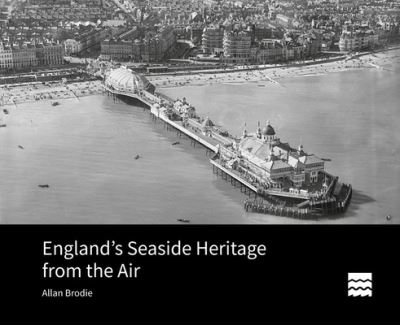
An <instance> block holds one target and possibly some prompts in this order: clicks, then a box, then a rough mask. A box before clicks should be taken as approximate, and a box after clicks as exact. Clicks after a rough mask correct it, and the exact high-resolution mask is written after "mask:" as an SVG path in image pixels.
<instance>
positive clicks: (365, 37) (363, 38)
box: [339, 30, 379, 52]
mask: <svg viewBox="0 0 400 325" xmlns="http://www.w3.org/2000/svg"><path fill="white" fill-rule="evenodd" d="M377 45H379V36H378V35H376V34H375V33H374V32H373V31H372V30H368V31H355V32H351V31H344V32H343V33H342V35H341V37H340V41H339V49H340V51H342V52H348V51H360V50H365V49H373V48H374V47H376V46H377Z"/></svg>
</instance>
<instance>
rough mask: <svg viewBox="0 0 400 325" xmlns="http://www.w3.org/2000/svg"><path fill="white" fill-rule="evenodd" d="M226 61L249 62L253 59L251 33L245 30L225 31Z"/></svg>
mask: <svg viewBox="0 0 400 325" xmlns="http://www.w3.org/2000/svg"><path fill="white" fill-rule="evenodd" d="M223 46H224V57H223V61H224V62H225V63H235V64H247V63H249V62H250V61H251V50H250V47H251V35H250V34H249V33H247V32H245V31H240V32H237V31H230V32H227V31H225V34H224V42H223Z"/></svg>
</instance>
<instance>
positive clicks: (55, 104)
mask: <svg viewBox="0 0 400 325" xmlns="http://www.w3.org/2000/svg"><path fill="white" fill-rule="evenodd" d="M51 105H52V106H58V105H60V103H59V102H52V103H51Z"/></svg>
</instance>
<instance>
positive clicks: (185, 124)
mask: <svg viewBox="0 0 400 325" xmlns="http://www.w3.org/2000/svg"><path fill="white" fill-rule="evenodd" d="M104 87H105V89H106V90H107V91H108V92H109V93H110V94H112V95H113V96H118V95H120V96H126V97H129V98H133V99H135V100H137V101H139V102H141V103H142V104H144V105H145V106H146V107H148V108H149V110H150V115H151V117H152V118H153V119H154V120H157V121H161V122H162V123H164V124H165V126H166V128H167V129H168V130H173V131H175V132H177V135H179V137H181V136H182V135H185V136H186V137H188V138H189V139H190V141H191V143H192V144H193V146H196V144H200V145H201V146H203V147H204V148H206V149H207V151H206V154H207V155H208V154H210V153H212V158H211V159H210V164H211V165H212V168H213V173H214V174H216V175H217V176H219V175H220V176H221V177H222V179H224V180H225V181H228V182H229V181H230V183H231V185H232V186H234V187H240V190H241V192H242V193H243V192H244V193H245V194H246V195H247V196H248V199H247V200H246V201H245V203H244V209H245V211H246V212H257V213H266V214H272V215H277V216H285V217H293V218H299V219H317V218H318V217H320V216H324V215H329V214H337V213H341V212H344V211H345V210H346V208H347V206H348V205H349V203H350V200H351V195H352V188H351V185H344V184H341V183H339V182H338V177H335V176H333V175H330V174H329V173H327V172H325V171H323V173H322V175H324V177H325V179H328V180H329V185H327V186H325V189H324V191H315V192H308V191H299V190H298V189H296V188H290V189H288V188H286V189H285V188H282V184H277V183H274V182H273V181H271V182H270V181H269V180H268V179H265V178H264V177H263V176H262V175H261V176H260V175H258V174H255V173H254V172H253V171H252V170H251V168H250V167H251V166H252V165H253V162H252V161H251V160H247V159H246V160H245V162H246V163H245V166H242V165H241V164H240V163H238V162H239V161H241V160H242V159H243V158H242V157H241V155H239V156H238V151H237V145H238V143H237V140H238V139H236V138H235V137H233V136H231V135H229V133H227V132H225V131H221V130H220V128H219V127H215V126H214V125H213V124H212V123H211V122H210V125H208V124H207V122H209V121H207V119H208V118H206V119H202V118H200V117H198V116H197V115H196V114H195V113H194V108H193V112H192V114H190V115H189V113H188V112H189V110H188V109H187V107H189V106H186V108H185V109H184V110H183V112H182V106H180V105H181V104H182V103H179V102H178V104H177V102H174V101H173V100H171V99H170V98H168V97H166V96H164V95H162V94H157V93H156V92H155V93H154V94H153V93H151V92H149V91H147V90H144V89H140V90H139V89H137V88H136V89H133V90H129V89H128V90H123V89H116V88H114V87H113V86H112V85H108V84H107V83H105V84H104ZM176 104H177V106H175V105H176ZM185 104H187V103H186V102H185ZM239 157H240V158H239ZM246 166H247V167H246Z"/></svg>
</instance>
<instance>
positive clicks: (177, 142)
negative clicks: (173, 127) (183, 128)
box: [172, 141, 180, 146]
mask: <svg viewBox="0 0 400 325" xmlns="http://www.w3.org/2000/svg"><path fill="white" fill-rule="evenodd" d="M179 143H180V142H179V141H176V142H174V143H173V144H172V145H173V146H176V145H177V144H179Z"/></svg>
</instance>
